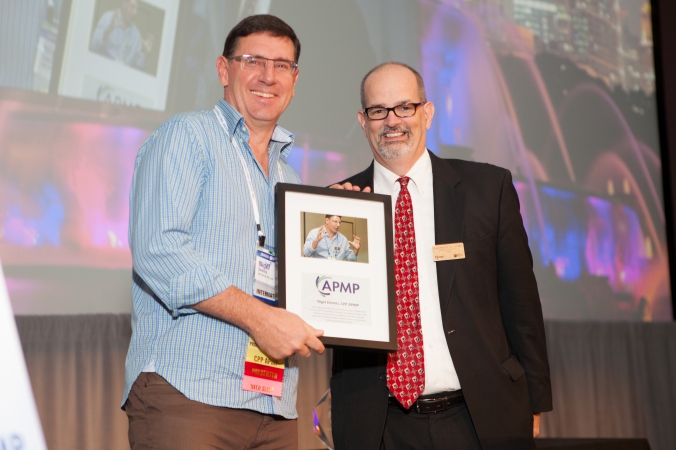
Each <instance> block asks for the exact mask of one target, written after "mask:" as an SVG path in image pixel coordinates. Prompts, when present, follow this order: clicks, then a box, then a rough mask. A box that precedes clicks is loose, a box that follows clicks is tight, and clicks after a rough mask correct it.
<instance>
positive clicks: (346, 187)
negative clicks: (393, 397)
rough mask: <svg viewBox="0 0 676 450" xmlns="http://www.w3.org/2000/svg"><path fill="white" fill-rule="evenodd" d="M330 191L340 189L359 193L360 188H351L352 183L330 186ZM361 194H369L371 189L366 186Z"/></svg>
mask: <svg viewBox="0 0 676 450" xmlns="http://www.w3.org/2000/svg"><path fill="white" fill-rule="evenodd" d="M329 188H331V189H342V190H344V191H357V192H359V191H361V188H360V187H359V186H352V183H350V182H347V183H343V184H338V183H336V184H332V185H331V186H329ZM362 192H371V188H370V187H369V186H366V187H365V188H364V190H363V191H362Z"/></svg>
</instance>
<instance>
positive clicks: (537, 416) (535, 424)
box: [533, 413, 542, 438]
mask: <svg viewBox="0 0 676 450" xmlns="http://www.w3.org/2000/svg"><path fill="white" fill-rule="evenodd" d="M541 415H542V413H537V414H533V437H534V438H536V437H538V435H539V434H540V416H541Z"/></svg>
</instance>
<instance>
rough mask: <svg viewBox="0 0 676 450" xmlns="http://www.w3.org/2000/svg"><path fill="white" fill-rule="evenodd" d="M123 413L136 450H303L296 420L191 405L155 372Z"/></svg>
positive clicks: (141, 380)
mask: <svg viewBox="0 0 676 450" xmlns="http://www.w3.org/2000/svg"><path fill="white" fill-rule="evenodd" d="M124 409H125V411H126V413H127V417H128V418H129V445H130V446H131V448H132V450H150V449H158V450H171V449H197V450H201V449H297V448H298V425H297V421H296V420H288V419H284V418H283V417H280V416H273V415H267V414H261V413H259V412H256V411H251V410H248V409H231V408H222V407H218V406H211V405H206V404H204V403H200V402H196V401H193V400H190V399H188V398H186V397H185V396H184V395H183V394H181V393H180V392H179V391H178V390H176V389H175V388H174V387H173V386H171V385H170V384H169V383H168V382H167V381H166V380H165V379H164V378H162V377H161V376H159V375H157V374H156V373H142V374H140V375H139V376H138V378H137V379H136V381H135V382H134V385H133V386H132V388H131V392H130V393H129V399H128V400H127V402H126V403H125V405H124Z"/></svg>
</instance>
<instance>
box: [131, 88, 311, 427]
mask: <svg viewBox="0 0 676 450" xmlns="http://www.w3.org/2000/svg"><path fill="white" fill-rule="evenodd" d="M216 108H218V109H219V110H220V111H221V113H222V114H223V116H224V118H225V124H226V125H227V129H228V130H227V131H226V130H225V129H224V127H222V126H221V125H220V124H219V121H218V118H217V116H216V114H215V112H214V111H197V112H191V113H186V114H179V115H177V116H174V117H172V118H170V119H169V120H167V121H166V122H165V123H164V124H163V125H161V126H160V127H159V128H158V129H157V130H155V132H154V133H153V134H152V135H151V136H150V137H149V138H148V140H147V141H146V142H145V143H144V144H143V146H142V147H141V149H140V150H139V153H138V156H137V158H136V165H135V169H134V178H133V180H132V187H131V194H130V215H129V244H130V247H131V251H132V256H133V263H134V277H133V284H132V299H133V305H132V330H133V331H132V337H131V344H130V346H129V352H128V354H127V361H126V373H125V393H124V398H123V400H122V404H123V405H124V402H125V401H126V399H127V396H128V395H129V391H130V389H131V386H132V384H133V383H134V381H135V380H136V378H137V377H138V375H139V374H140V373H141V372H142V371H144V370H146V371H148V370H150V371H152V370H154V371H155V372H157V373H158V374H159V375H161V376H162V377H164V378H165V379H166V380H167V381H168V382H169V383H170V384H171V385H172V386H174V387H175V388H176V389H178V390H179V391H181V392H182V393H183V394H184V395H185V396H186V397H188V398H190V399H192V400H196V401H199V402H202V403H206V404H209V405H215V406H225V407H229V408H246V409H251V410H255V411H259V412H261V413H264V414H278V415H281V416H284V417H287V418H295V417H297V414H296V408H295V405H296V391H297V384H298V365H297V361H296V357H295V356H294V357H291V358H287V360H286V369H285V373H284V386H283V388H282V397H281V399H280V398H277V397H271V396H267V395H263V394H258V393H253V392H248V391H243V390H242V375H243V374H244V359H245V356H246V350H247V344H248V335H247V333H246V332H244V331H242V330H241V329H240V328H237V327H235V326H233V325H230V324H228V323H226V322H223V321H220V320H217V319H214V318H211V317H209V316H206V315H204V314H200V313H198V312H197V311H196V310H194V309H191V308H190V306H191V305H194V304H195V303H198V302H201V301H203V300H206V299H208V298H210V297H213V296H214V295H216V294H218V293H220V292H222V291H224V290H226V289H227V288H228V287H230V286H236V287H237V288H239V289H241V290H242V291H244V292H246V293H247V294H251V293H252V291H253V285H254V258H255V252H256V248H257V242H258V237H257V231H256V222H255V219H254V212H253V206H252V204H251V196H250V193H249V189H248V187H247V182H246V176H245V173H244V169H243V166H242V162H241V161H240V158H239V156H238V155H237V151H238V150H237V148H236V147H235V142H237V143H238V144H239V147H240V148H241V149H242V156H243V157H244V160H245V163H246V165H247V168H248V170H249V173H250V175H251V181H252V183H253V187H254V191H255V193H256V198H257V201H258V205H259V208H260V220H261V228H262V230H263V232H264V233H265V236H266V241H265V242H266V247H268V249H271V250H274V249H275V245H276V242H275V241H276V236H275V202H274V194H275V192H274V189H275V184H277V182H278V181H281V180H280V179H279V178H280V175H282V176H283V181H284V182H287V183H299V182H300V179H299V178H298V175H297V174H296V172H295V171H294V170H293V169H292V168H291V166H290V165H289V164H288V163H287V162H286V156H287V155H288V153H289V152H290V150H291V147H292V145H293V135H291V134H290V133H289V132H288V131H286V130H284V129H282V128H281V127H276V128H275V131H274V133H273V135H272V140H271V141H270V147H269V152H270V153H269V155H270V163H269V164H270V166H269V167H270V170H269V174H270V175H269V176H270V179H269V180H268V179H266V177H265V174H264V172H263V169H262V168H261V166H260V164H259V163H258V161H257V160H256V159H255V157H254V155H253V152H252V150H251V148H250V147H249V144H248V142H249V133H248V130H247V127H246V125H245V124H244V119H243V118H242V116H241V115H240V114H239V113H238V112H237V111H235V109H233V108H232V106H230V105H229V104H228V103H227V102H225V101H224V100H220V101H219V102H218V103H217V105H216Z"/></svg>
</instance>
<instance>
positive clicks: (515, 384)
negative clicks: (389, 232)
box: [331, 63, 552, 450]
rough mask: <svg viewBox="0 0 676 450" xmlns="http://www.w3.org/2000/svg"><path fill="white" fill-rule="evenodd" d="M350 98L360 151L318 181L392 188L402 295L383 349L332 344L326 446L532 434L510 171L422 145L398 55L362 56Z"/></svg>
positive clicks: (531, 305) (524, 254)
mask: <svg viewBox="0 0 676 450" xmlns="http://www.w3.org/2000/svg"><path fill="white" fill-rule="evenodd" d="M361 102H362V108H363V110H361V111H359V112H358V119H359V122H360V124H361V127H362V129H363V130H364V135H365V136H366V138H367V140H368V141H369V144H370V146H371V150H372V151H373V156H374V162H373V163H372V164H371V166H370V167H369V168H367V169H366V170H365V171H363V172H361V173H359V174H357V175H355V176H353V177H351V178H349V179H347V180H344V181H343V182H341V183H340V184H338V185H334V186H332V187H337V188H342V189H354V190H359V189H360V188H361V189H363V190H364V191H369V190H371V191H374V192H376V193H381V194H387V195H391V196H392V198H393V204H394V205H395V207H394V209H395V213H394V216H395V265H396V266H397V271H396V272H395V277H396V278H397V280H398V281H397V291H398V292H397V304H398V307H399V306H400V305H403V308H401V310H400V311H398V313H397V324H398V336H397V337H398V343H399V350H398V351H397V352H396V353H392V354H389V355H386V354H379V353H369V352H360V351H355V350H334V357H333V375H332V378H331V392H332V420H333V424H332V425H333V438H334V442H335V444H336V448H337V449H338V450H342V449H378V448H381V449H382V448H384V449H387V450H391V449H404V448H406V449H408V448H411V449H422V448H435V449H447V448H450V449H479V448H481V449H501V450H502V449H530V448H535V442H534V441H533V437H534V436H536V435H537V434H538V432H539V424H540V413H541V412H544V411H550V410H551V409H552V399H551V385H550V380H549V363H548V361H547V349H546V344H545V333H544V324H543V320H542V309H541V306H540V299H539V295H538V291H537V285H536V281H535V277H534V275H533V270H532V265H533V262H532V257H531V253H530V250H529V248H528V237H527V236H526V232H525V229H524V227H523V222H522V219H521V215H520V213H519V199H518V197H517V194H516V190H515V188H514V186H513V184H512V177H511V174H510V172H509V171H508V170H506V169H502V168H499V167H496V166H492V165H489V164H480V163H475V162H468V161H462V160H454V159H448V160H444V159H440V158H438V157H437V156H435V155H434V154H433V153H431V152H429V151H428V150H427V149H426V147H425V139H426V130H428V129H429V128H430V125H431V123H432V118H433V116H434V105H433V104H432V103H430V102H427V101H426V96H425V88H424V85H423V80H422V78H421V77H420V75H419V74H418V73H417V72H416V71H415V70H414V69H412V68H411V67H409V66H406V65H404V64H400V63H386V64H382V65H380V66H377V67H376V68H374V69H373V70H371V71H370V72H369V73H368V74H367V75H366V76H365V77H364V80H363V81H362V86H361ZM397 230H399V231H397ZM398 233H401V234H398ZM409 233H410V234H409ZM408 244H410V245H408ZM445 244H453V245H446V246H444V245H445ZM407 293H408V295H407ZM406 301H408V303H402V302H406ZM409 313H410V314H409Z"/></svg>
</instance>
